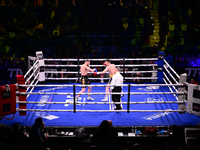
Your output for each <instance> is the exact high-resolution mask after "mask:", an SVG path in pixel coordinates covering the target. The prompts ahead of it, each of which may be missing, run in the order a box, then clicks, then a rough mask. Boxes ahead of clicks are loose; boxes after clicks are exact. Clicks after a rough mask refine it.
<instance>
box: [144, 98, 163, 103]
mask: <svg viewBox="0 0 200 150" xmlns="http://www.w3.org/2000/svg"><path fill="white" fill-rule="evenodd" d="M144 101H145V102H163V101H164V100H163V98H157V99H155V98H152V97H148V98H145V99H144Z"/></svg>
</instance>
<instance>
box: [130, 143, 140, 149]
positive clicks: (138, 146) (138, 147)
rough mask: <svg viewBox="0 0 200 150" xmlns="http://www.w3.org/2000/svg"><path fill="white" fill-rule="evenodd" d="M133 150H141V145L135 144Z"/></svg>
mask: <svg viewBox="0 0 200 150" xmlns="http://www.w3.org/2000/svg"><path fill="white" fill-rule="evenodd" d="M132 150H141V147H140V144H138V143H134V144H133V146H132Z"/></svg>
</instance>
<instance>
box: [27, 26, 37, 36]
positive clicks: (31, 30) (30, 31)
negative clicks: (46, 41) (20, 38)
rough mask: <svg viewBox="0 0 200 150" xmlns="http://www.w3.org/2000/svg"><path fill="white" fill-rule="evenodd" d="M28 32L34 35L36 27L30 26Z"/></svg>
mask: <svg viewBox="0 0 200 150" xmlns="http://www.w3.org/2000/svg"><path fill="white" fill-rule="evenodd" d="M26 33H27V34H28V35H29V36H33V34H34V33H35V29H34V28H32V27H30V28H29V29H27V30H26Z"/></svg>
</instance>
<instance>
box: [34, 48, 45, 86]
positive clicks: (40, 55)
mask: <svg viewBox="0 0 200 150" xmlns="http://www.w3.org/2000/svg"><path fill="white" fill-rule="evenodd" d="M36 58H37V60H38V62H39V73H38V74H39V78H38V81H39V82H44V83H45V63H44V56H43V52H42V51H37V52H36Z"/></svg>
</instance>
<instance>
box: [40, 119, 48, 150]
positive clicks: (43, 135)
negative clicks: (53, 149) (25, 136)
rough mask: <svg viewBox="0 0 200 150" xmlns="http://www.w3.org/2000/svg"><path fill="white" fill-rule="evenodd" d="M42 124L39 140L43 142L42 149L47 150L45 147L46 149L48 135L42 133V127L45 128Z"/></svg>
mask: <svg viewBox="0 0 200 150" xmlns="http://www.w3.org/2000/svg"><path fill="white" fill-rule="evenodd" d="M44 124H45V123H44V122H42V126H41V138H42V140H43V144H42V149H45V150H47V147H48V144H47V141H48V139H49V135H48V133H45V132H44V127H45V126H44Z"/></svg>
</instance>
